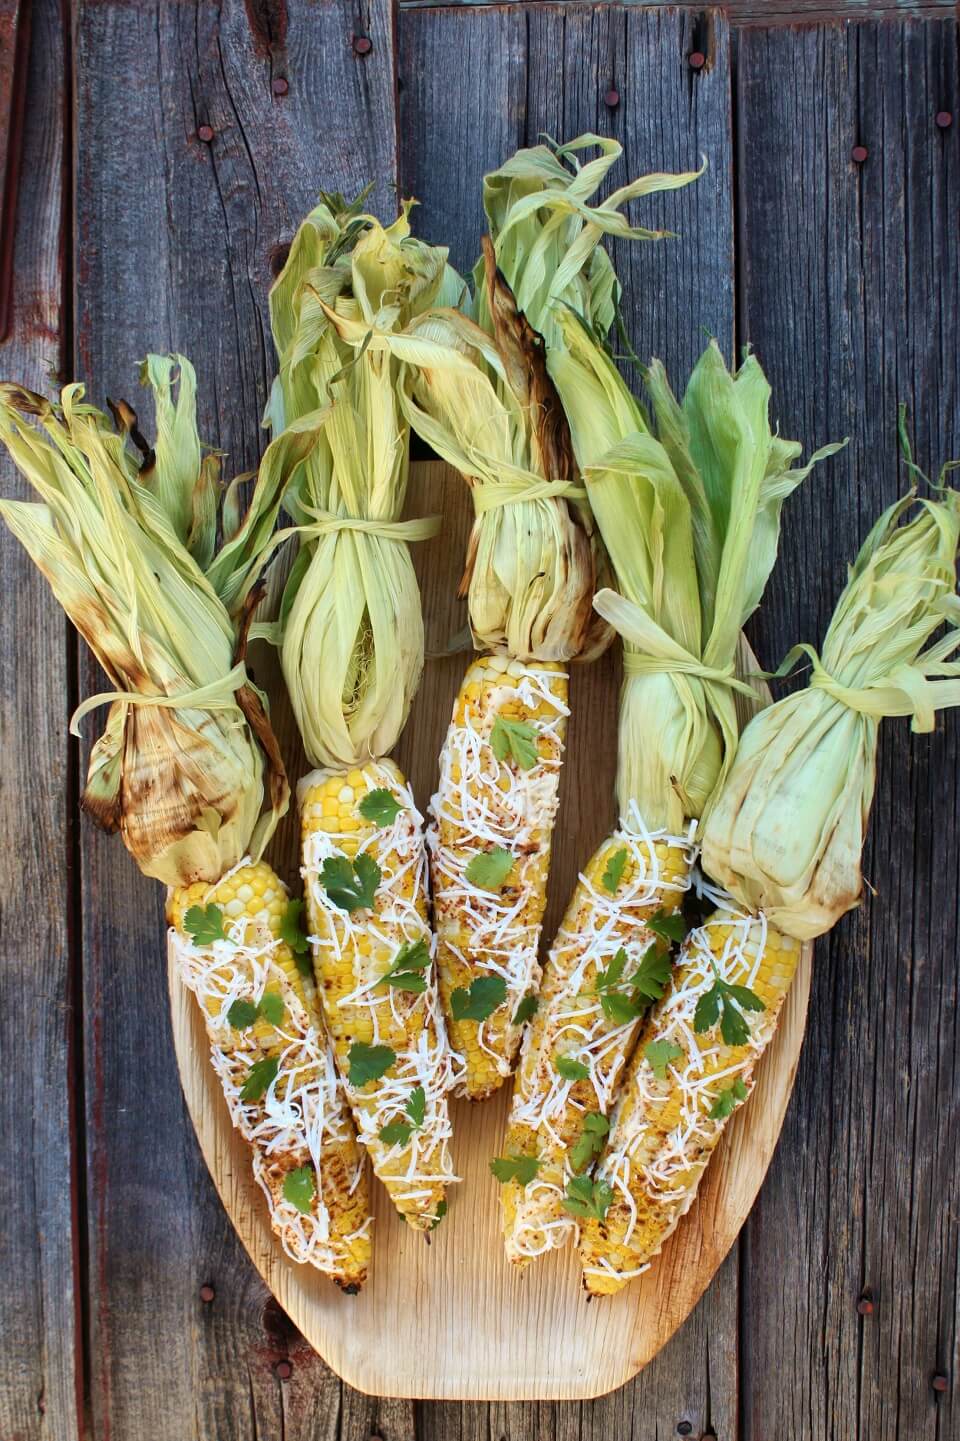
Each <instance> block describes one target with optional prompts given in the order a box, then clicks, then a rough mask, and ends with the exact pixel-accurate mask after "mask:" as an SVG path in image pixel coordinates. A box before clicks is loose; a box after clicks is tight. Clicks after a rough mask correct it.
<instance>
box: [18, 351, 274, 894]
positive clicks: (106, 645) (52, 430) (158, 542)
mask: <svg viewBox="0 0 960 1441" xmlns="http://www.w3.org/2000/svg"><path fill="white" fill-rule="evenodd" d="M176 368H179V374H180V377H181V388H180V392H179V396H178V399H177V402H176V403H174V402H173V400H172V399H171V396H170V392H169V388H168V387H169V382H170V379H171V376H172V374H173V371H174V369H176ZM144 374H145V377H146V379H147V381H148V383H150V384H151V385H152V386H153V387H154V390H155V393H156V396H157V408H158V416H159V417H161V426H160V434H159V435H158V442H157V445H156V447H155V448H152V449H151V448H150V447H148V446H147V445H146V443H145V442H143V439H142V436H141V435H140V432H139V427H138V425H137V420H136V415H135V413H134V412H133V411H132V409H131V408H130V407H129V406H124V405H122V404H121V405H118V406H116V407H114V409H115V414H116V416H117V419H118V423H119V428H118V429H115V428H114V426H113V425H111V423H110V421H109V420H108V418H107V417H106V416H105V415H104V414H102V413H101V412H100V411H98V410H97V409H95V408H94V407H93V406H91V405H88V404H86V403H85V401H84V391H83V387H82V386H80V385H68V386H67V387H66V388H65V389H64V390H63V391H62V392H61V397H60V403H59V405H55V404H53V403H52V402H50V401H48V400H45V399H44V398H42V397H41V396H37V395H34V394H32V393H31V392H29V391H26V390H23V389H21V388H19V387H17V386H14V385H4V386H2V387H0V440H2V441H3V443H4V444H5V446H6V447H7V449H8V451H9V452H10V454H11V456H12V458H13V460H14V462H15V463H16V465H17V466H18V468H19V469H20V471H21V472H22V473H23V475H24V476H25V477H26V479H27V480H28V481H29V482H30V484H31V485H32V486H33V488H34V489H35V490H36V491H37V493H38V494H39V496H40V501H39V503H31V502H25V501H3V502H0V514H2V516H3V518H4V520H5V521H6V523H7V525H8V526H9V527H10V529H11V530H12V531H13V533H14V534H15V535H16V536H17V538H18V539H19V540H20V541H21V543H22V544H23V545H24V547H25V548H26V549H27V551H28V552H29V554H30V555H31V557H32V559H33V560H34V562H35V563H36V565H37V566H38V568H39V569H40V570H41V571H42V572H43V574H44V575H45V576H46V578H47V580H48V581H49V583H50V586H51V588H52V590H53V592H54V594H55V596H56V597H57V599H58V601H59V602H60V604H61V605H62V606H63V608H64V610H65V611H66V613H67V614H68V615H69V617H70V619H71V620H72V621H73V623H74V625H75V626H76V627H77V629H78V630H79V631H80V633H81V635H83V636H84V638H85V639H86V641H87V643H88V644H89V646H90V648H91V650H92V651H93V653H94V654H95V656H96V657H97V659H98V660H99V662H100V664H101V665H102V666H103V668H104V670H105V671H106V672H107V675H108V676H109V677H110V680H111V682H112V684H113V686H114V687H115V691H114V692H111V693H110V694H109V695H107V696H104V697H97V698H95V700H94V701H93V702H86V703H85V704H84V706H82V707H81V708H80V711H78V713H77V717H76V718H75V719H76V720H78V719H79V717H80V715H82V714H83V713H85V712H86V711H87V710H88V709H92V708H93V704H98V703H105V702H107V701H111V702H112V705H111V709H110V713H109V716H108V720H107V725H106V729H105V731H104V734H103V736H102V737H101V739H100V740H99V741H98V743H97V744H96V746H95V747H94V749H93V753H92V756H91V761H90V769H89V773H88V779H87V786H86V789H85V791H84V794H83V804H84V807H85V808H86V809H87V810H88V811H89V812H90V814H91V815H92V816H93V818H94V819H95V820H96V821H98V823H99V824H101V825H102V826H103V827H104V828H105V829H107V830H109V831H113V830H119V832H120V834H121V836H122V838H123V841H124V843H125V845H126V846H127V848H128V849H129V851H130V852H131V854H132V855H133V857H134V859H135V860H136V862H137V864H138V865H139V867H140V869H141V870H142V871H143V872H144V873H145V874H146V875H150V876H155V877H156V878H157V879H158V880H161V881H164V882H165V883H166V884H167V885H171V886H175V885H187V884H190V883H191V882H193V881H195V880H208V881H216V880H218V879H219V878H220V876H221V875H223V873H224V872H225V871H226V870H227V869H229V868H230V867H231V866H232V865H235V864H236V863H237V862H238V861H239V860H240V859H242V857H243V856H245V855H247V854H251V853H252V854H254V855H259V853H260V852H261V851H262V848H263V846H264V845H265V843H266V840H267V838H268V837H269V835H270V833H271V831H272V830H273V827H274V826H275V824H276V822H277V820H278V819H279V817H280V815H282V814H283V811H284V810H285V809H286V804H287V799H288V790H287V785H286V777H285V776H284V774H283V768H282V764H281V763H280V760H279V755H278V754H277V751H276V743H275V741H274V739H273V736H272V732H271V731H270V728H269V722H268V721H267V718H266V711H265V708H264V705H263V701H262V697H260V696H259V695H258V693H257V692H256V691H255V690H254V689H253V687H252V686H251V685H250V683H249V681H248V680H247V677H246V673H245V670H244V667H243V648H244V643H245V642H244V634H243V626H242V624H241V623H239V622H235V621H234V620H233V619H232V618H231V616H230V614H229V613H228V611H227V608H226V606H225V605H224V603H223V601H222V600H221V599H220V597H219V596H218V594H217V592H216V590H215V589H214V587H213V585H212V584H211V582H210V581H209V580H208V579H207V577H206V576H205V575H204V572H203V570H202V569H201V566H200V565H199V564H198V561H197V559H195V558H194V555H193V554H191V553H190V549H188V547H191V548H192V549H193V550H194V551H195V552H196V553H197V554H198V555H199V556H200V557H201V558H202V557H205V556H206V555H207V554H208V553H209V547H210V532H211V530H213V529H215V525H216V507H215V504H214V511H213V516H212V525H211V516H210V511H209V489H210V486H211V485H212V484H213V479H214V477H213V474H212V473H211V470H210V468H209V467H208V468H207V470H206V472H205V471H204V465H203V462H202V460H201V457H200V445H199V441H198V440H197V438H196V427H195V416H194V403H193V392H192V385H193V372H192V370H191V369H190V368H189V366H188V365H187V363H186V362H185V361H184V360H183V359H182V357H156V356H152V357H150V358H149V359H148V361H147V364H146V368H145V372H144ZM33 419H36V420H37V421H38V422H39V424H38V426H35V425H33V424H31V423H30V422H31V420H33ZM128 437H129V438H132V439H133V441H134V443H135V444H136V445H137V446H139V448H140V450H141V452H142V455H143V458H144V464H143V468H142V469H141V468H140V465H139V463H138V460H137V459H136V458H135V457H134V455H133V453H132V451H131V446H130V443H129V440H128ZM242 569H243V568H242V567H240V566H238V567H237V568H236V569H234V570H232V571H231V572H230V576H231V578H232V580H233V581H235V582H236V585H237V589H238V593H240V592H246V594H247V596H249V594H250V592H251V590H252V583H251V585H247V583H246V580H245V579H244V578H242V577H241V575H240V572H241V570H242ZM244 574H245V572H244ZM247 608H248V609H249V607H247ZM180 697H182V698H183V699H182V700H180V699H178V698H180ZM267 782H269V796H268V798H267V799H266V801H265V795H264V791H265V784H266V783H267ZM265 806H266V808H265Z"/></svg>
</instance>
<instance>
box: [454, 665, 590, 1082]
mask: <svg viewBox="0 0 960 1441" xmlns="http://www.w3.org/2000/svg"><path fill="white" fill-rule="evenodd" d="M567 715H568V710H567V676H566V672H565V670H564V669H563V668H562V667H561V666H559V665H548V664H541V665H537V664H533V663H531V664H527V665H522V664H521V663H520V662H519V661H515V660H514V661H511V660H508V659H507V658H506V657H504V656H488V657H485V658H484V659H481V660H477V661H474V663H473V664H472V665H471V666H470V668H469V670H468V671H467V674H466V677H465V678H464V683H463V686H462V688H461V691H460V694H459V696H458V697H457V700H456V703H455V705H454V711H453V719H452V721H451V724H450V728H449V730H448V732H447V737H446V740H445V742H444V747H443V752H442V755H441V758H440V786H439V790H438V791H437V794H436V795H435V796H434V798H433V801H432V803H431V817H432V820H431V828H430V833H429V838H428V844H429V846H430V853H431V875H432V880H433V904H434V924H435V926H436V932H437V969H438V972H439V977H440V986H441V990H442V993H443V1000H444V1005H445V1009H446V1013H447V1016H448V1018H449V1020H448V1025H449V1028H450V1034H451V1039H452V1041H453V1045H454V1047H455V1049H456V1050H457V1051H458V1052H459V1053H460V1054H461V1055H462V1056H463V1057H464V1060H465V1062H466V1069H465V1071H464V1074H463V1076H462V1078H461V1079H460V1081H459V1082H458V1085H457V1091H458V1094H462V1095H466V1096H469V1097H470V1098H471V1099H472V1100H482V1099H483V1098H484V1097H485V1096H488V1095H490V1094H491V1092H493V1091H494V1090H496V1088H497V1087H498V1086H499V1085H501V1084H502V1082H503V1079H504V1077H505V1076H508V1075H509V1074H510V1071H511V1069H512V1066H513V1061H514V1059H515V1057H516V1052H517V1047H518V1045H519V1043H520V1034H521V1025H520V1024H518V1022H517V1021H516V1019H515V1017H516V1012H517V1007H518V1005H519V1004H520V1002H521V1001H522V1000H523V999H524V997H525V996H526V995H528V994H529V993H531V992H533V993H535V992H536V990H537V988H538V986H539V982H540V963H539V961H538V958H537V947H538V944H539V939H540V928H541V922H542V920H543V911H544V906H545V904H546V891H547V869H548V866H549V862H550V842H551V835H552V831H553V822H554V817H555V815H556V810H557V786H558V781H559V774H560V762H561V757H562V754H563V736H564V731H565V728H566V718H567ZM511 737H512V738H513V749H511ZM498 857H500V858H502V859H501V862H500V865H499V868H497V867H496V864H495V863H496V860H497V858H498ZM491 858H492V861H493V863H494V869H493V872H492V873H490V874H486V875H485V874H484V873H483V866H484V863H485V862H486V861H490V860H491ZM478 865H479V867H480V873H479V874H477V867H478ZM477 982H480V986H479V987H477V986H476V983H477ZM485 988H486V989H485Z"/></svg>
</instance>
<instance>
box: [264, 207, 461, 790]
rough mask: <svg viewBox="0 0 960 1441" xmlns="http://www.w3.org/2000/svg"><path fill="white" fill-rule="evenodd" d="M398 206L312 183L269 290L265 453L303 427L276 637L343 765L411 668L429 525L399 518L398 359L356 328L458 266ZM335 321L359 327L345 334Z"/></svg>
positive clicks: (306, 723)
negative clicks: (272, 358) (392, 211)
mask: <svg viewBox="0 0 960 1441" xmlns="http://www.w3.org/2000/svg"><path fill="white" fill-rule="evenodd" d="M409 208H410V207H409V206H405V207H404V210H403V212H402V214H401V215H400V217H399V218H398V219H397V220H396V221H395V222H394V223H393V225H391V226H389V227H387V228H384V227H383V226H381V225H380V223H379V221H377V220H376V219H375V218H374V217H373V216H369V215H363V214H361V213H360V212H359V209H358V207H357V206H346V205H345V204H344V202H343V201H342V200H341V199H340V197H337V196H324V197H323V198H322V199H321V201H320V203H319V204H318V205H317V206H316V208H315V209H314V210H313V211H312V212H311V213H310V215H308V216H307V218H306V220H305V221H304V222H303V224H302V225H301V226H300V229H299V231H298V232H297V236H296V238H295V240H294V242H293V245H292V247H291V251H290V255H289V258H288V260H287V263H286V265H285V267H284V269H283V271H282V272H281V274H280V276H279V278H278V279H277V282H276V284H275V285H274V287H273V289H272V290H271V293H270V313H271V321H272V325H273V333H274V340H275V343H276V347H277V352H278V355H279V358H280V370H279V375H278V377H277V380H276V382H275V384H274V389H273V392H272V395H271V400H270V405H269V407H268V411H267V416H266V423H267V424H269V425H270V426H271V427H272V429H273V432H274V434H275V435H278V436H279V437H280V440H279V441H275V442H274V443H273V445H271V447H270V448H269V449H268V451H267V455H266V457H265V463H267V462H268V461H269V460H270V458H271V455H272V452H273V451H274V448H275V446H276V445H278V444H281V443H282V442H283V441H285V440H288V439H289V438H290V437H291V436H293V435H294V434H297V433H299V434H300V435H301V436H302V437H303V439H304V441H305V442H308V443H309V453H308V454H307V455H306V456H305V458H304V460H303V463H302V465H300V466H299V468H297V469H295V471H294V472H293V474H292V481H291V484H290V486H289V489H288V491H287V495H286V499H285V502H284V503H285V506H286V508H287V510H288V511H289V512H290V514H291V515H292V516H293V518H294V520H295V521H296V523H297V525H298V526H299V527H300V530H301V536H302V546H301V550H300V553H299V555H298V557H297V560H296V562H295V563H294V566H293V569H292V571H291V574H290V578H289V582H288V584H287V587H286V589H285V592H284V595H283V600H282V604H281V613H280V623H279V626H278V627H277V628H276V630H275V632H274V638H275V639H278V640H279V642H280V645H281V659H282V665H283V673H284V677H285V680H286V683H287V688H288V690H289V693H290V698H291V702H292V705H293V709H294V713H295V715H296V719H297V723H298V725H299V727H300V733H301V735H302V737H303V742H304V747H305V749H306V752H307V755H308V756H309V758H310V760H311V761H312V762H313V764H314V765H324V766H339V767H341V768H346V769H349V768H351V767H352V766H355V765H357V764H360V763H362V762H363V761H365V760H367V759H368V758H369V757H370V756H383V755H386V754H387V753H388V752H389V751H390V750H392V749H393V746H394V745H395V743H396V741H397V739H398V737H399V735H400V732H401V730H402V729H403V726H404V724H405V722H406V719H407V715H408V712H409V709H410V703H411V701H412V699H413V696H414V693H415V692H416V688H417V685H418V683H419V680H420V674H421V671H422V669H423V620H422V614H421V605H420V591H419V587H418V585H417V581H416V576H415V574H414V569H413V563H412V560H411V558H410V552H409V548H408V545H407V544H406V542H407V541H409V540H418V539H425V538H426V537H427V536H428V535H431V534H433V533H434V531H435V527H434V525H433V524H432V523H431V522H429V521H419V522H407V523H403V524H399V517H400V513H401V511H402V509H403V503H404V498H405V495H406V488H407V474H408V467H409V426H408V424H407V421H406V420H405V418H404V416H403V414H402V412H401V409H400V406H399V403H398V399H397V374H398V370H399V363H398V361H397V360H396V359H394V358H393V357H392V356H391V355H390V353H389V351H388V350H386V349H384V348H379V349H378V348H376V347H373V346H368V345H366V344H364V337H365V336H367V335H369V334H370V333H371V332H372V331H374V330H381V331H384V332H391V331H393V330H394V329H398V328H400V327H402V326H405V325H409V324H410V323H411V322H412V321H413V320H414V319H415V317H416V316H417V314H418V313H419V312H420V311H421V310H423V309H424V308H426V307H428V306H430V305H432V304H444V305H446V304H452V303H455V302H456V301H457V300H458V298H459V297H460V295H461V294H462V292H463V282H462V281H461V280H460V279H459V277H458V276H457V275H456V274H455V272H453V271H452V270H451V269H450V267H449V266H448V265H447V252H446V250H445V249H442V248H438V247H435V246H430V245H426V244H424V243H423V242H421V241H418V240H415V239H413V238H412V237H411V235H410V225H409V221H408V212H409ZM341 328H350V329H351V333H358V334H359V335H360V337H361V338H360V340H359V342H358V344H357V346H356V348H353V347H352V346H351V345H350V344H349V342H348V341H346V340H345V339H343V338H342V336H341V333H340V331H341ZM344 522H349V524H347V525H345V524H344ZM355 523H359V525H357V524H355Z"/></svg>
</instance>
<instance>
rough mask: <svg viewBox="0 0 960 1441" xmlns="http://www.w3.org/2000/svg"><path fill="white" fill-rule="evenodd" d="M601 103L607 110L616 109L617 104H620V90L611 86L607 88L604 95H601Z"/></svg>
mask: <svg viewBox="0 0 960 1441" xmlns="http://www.w3.org/2000/svg"><path fill="white" fill-rule="evenodd" d="M603 103H604V105H606V107H607V109H608V110H616V108H617V106H618V105H619V104H620V91H619V90H614V89H613V88H611V89H610V90H608V91H607V93H606V95H604V97H603Z"/></svg>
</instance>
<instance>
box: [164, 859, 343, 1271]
mask: <svg viewBox="0 0 960 1441" xmlns="http://www.w3.org/2000/svg"><path fill="white" fill-rule="evenodd" d="M288 904H289V898H288V895H287V891H286V888H285V887H284V885H283V883H282V882H281V881H280V880H279V878H278V877H277V876H276V875H275V874H274V872H273V871H272V869H271V868H270V866H268V865H267V864H266V862H264V861H259V862H257V863H256V864H252V863H249V862H247V863H245V864H243V865H240V866H238V867H237V868H235V869H234V870H233V871H231V872H230V873H228V875H227V876H226V877H224V879H223V880H222V881H220V882H219V883H218V884H217V885H214V886H209V885H206V884H202V883H201V884H197V885H192V886H187V887H183V888H181V889H179V890H176V891H174V892H172V893H171V895H170V898H169V901H168V906H167V913H168V919H169V921H170V924H171V926H172V927H173V933H174V944H175V946H176V949H177V956H178V961H179V967H180V974H181V976H182V978H183V980H184V982H185V984H186V985H187V986H188V987H189V988H190V989H191V990H192V991H193V992H194V994H195V995H196V997H197V1000H198V1002H199V1003H200V1007H201V1011H202V1014H203V1016H204V1021H205V1024H206V1029H207V1036H208V1039H209V1042H210V1048H211V1060H212V1062H213V1066H214V1069H215V1070H216V1072H217V1074H218V1076H219V1077H220V1081H221V1084H222V1086H223V1089H224V1094H225V1097H226V1100H227V1105H228V1109H229V1111H230V1116H231V1120H232V1122H233V1124H234V1126H236V1128H237V1130H238V1131H239V1132H240V1133H241V1135H243V1136H244V1138H245V1139H246V1140H247V1142H248V1143H249V1144H250V1146H251V1148H252V1151H253V1157H252V1163H253V1173H254V1176H255V1178H256V1180H257V1182H258V1183H259V1185H260V1186H261V1188H262V1190H263V1191H264V1194H265V1195H266V1197H267V1203H268V1206H269V1212H270V1221H271V1225H272V1227H273V1230H274V1231H275V1233H276V1235H277V1236H278V1237H279V1239H280V1241H281V1244H282V1245H283V1248H284V1250H285V1251H286V1253H287V1254H288V1255H289V1256H290V1257H291V1258H292V1259H293V1260H295V1261H301V1262H306V1263H309V1264H312V1265H315V1266H317V1267H318V1269H320V1270H322V1271H324V1272H326V1273H327V1274H328V1275H330V1276H331V1277H332V1278H333V1279H334V1280H335V1281H336V1283H337V1284H338V1285H339V1286H341V1287H342V1288H343V1289H345V1290H348V1291H357V1290H359V1288H360V1286H361V1285H362V1284H363V1282H364V1280H365V1278H366V1273H367V1268H368V1266H369V1263H370V1249H371V1243H370V1197H369V1188H368V1185H367V1178H366V1173H365V1169H364V1161H363V1153H362V1151H361V1150H360V1148H359V1147H358V1145H357V1139H356V1133H355V1131H354V1129H353V1125H352V1122H351V1120H350V1115H349V1112H348V1110H347V1108H346V1106H345V1104H344V1101H343V1096H342V1093H341V1090H340V1087H339V1084H338V1082H337V1079H336V1069H335V1066H334V1062H333V1056H332V1053H331V1048H330V1043H329V1041H328V1039H327V1036H326V1033H325V1031H324V1029H323V1024H322V1022H321V1020H320V1016H319V1013H318V1011H317V1010H316V1004H315V1001H316V997H315V990H314V986H313V983H312V981H311V980H309V978H306V977H304V976H303V975H302V974H301V972H300V969H299V967H298V966H297V963H296V958H295V957H294V955H293V952H292V951H291V950H290V948H289V946H288V945H287V944H286V943H285V942H284V941H282V940H281V939H280V937H281V927H282V924H283V921H284V917H285V915H286V912H287V907H288ZM211 905H212V906H215V907H216V908H217V910H218V911H219V912H220V917H221V924H222V928H223V931H224V934H225V936H226V939H227V941H228V944H227V945H224V944H223V943H222V942H217V943H205V942H200V941H197V940H196V939H195V938H194V936H193V935H192V933H190V932H188V931H187V929H186V926H185V920H186V916H187V913H188V912H189V911H190V910H191V908H192V907H195V906H198V907H201V908H206V907H208V906H211ZM265 995H270V996H274V997H276V998H278V999H279V1001H280V1003H281V1004H282V1007H283V1012H282V1015H281V1017H280V1019H279V1021H277V1022H276V1024H273V1023H271V1022H269V1021H267V1020H266V1019H265V1018H264V1017H263V1016H258V1017H257V1019H256V1020H254V1021H253V1022H252V1024H249V1025H243V1024H241V1023H238V1024H234V1023H233V1022H232V1021H231V1020H230V1018H229V1015H228V1012H229V1010H230V1007H231V1006H232V1005H233V1003H234V1002H237V1001H244V1002H247V1003H248V1004H249V1005H255V1004H257V1003H258V1002H260V1001H261V1000H262V998H263V997H264V996H265ZM271 1062H272V1063H273V1064H274V1066H275V1071H274V1073H273V1075H272V1076H271V1074H270V1072H269V1071H268V1072H267V1079H266V1081H265V1082H264V1084H263V1086H262V1087H260V1088H258V1089H259V1094H253V1095H248V1096H244V1094H243V1088H244V1087H245V1086H246V1085H248V1083H249V1082H250V1081H251V1073H252V1072H253V1068H254V1067H255V1066H257V1065H258V1064H259V1065H260V1066H261V1074H262V1068H263V1065H264V1064H266V1065H267V1066H269V1064H270V1063H271ZM291 1113H292V1114H293V1115H294V1116H295V1117H296V1118H297V1119H295V1120H294V1121H291V1119H290V1116H291ZM317 1116H321V1117H322V1118H323V1121H322V1126H323V1130H322V1135H321V1142H320V1159H319V1165H316V1164H315V1162H314V1155H313V1148H312V1145H311V1144H309V1143H308V1136H307V1127H308V1124H309V1125H310V1126H311V1127H312V1126H313V1125H315V1124H316V1117H317ZM309 1139H310V1141H313V1139H314V1138H313V1137H311V1138H309ZM294 1171H297V1172H302V1171H307V1172H308V1176H309V1181H308V1188H309V1186H311V1185H312V1195H310V1194H309V1189H308V1199H307V1205H308V1209H307V1210H306V1211H301V1210H300V1209H299V1208H298V1206H297V1205H296V1204H294V1203H293V1202H292V1201H291V1200H290V1199H289V1198H288V1197H287V1196H286V1195H285V1194H284V1182H285V1180H286V1178H287V1176H288V1175H289V1174H290V1173H291V1172H294ZM298 1194H300V1195H301V1196H302V1194H303V1193H302V1190H301V1192H299V1193H298Z"/></svg>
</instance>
